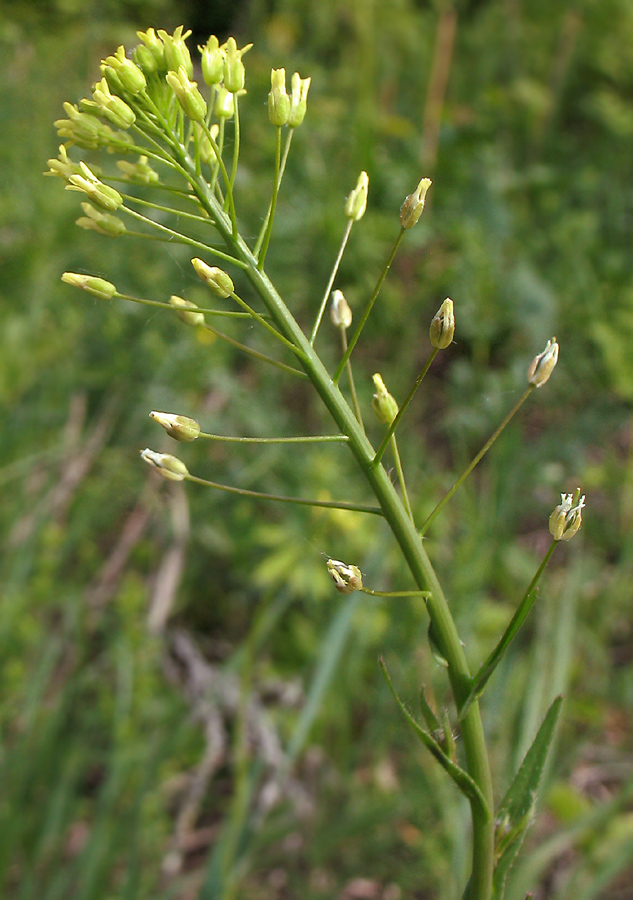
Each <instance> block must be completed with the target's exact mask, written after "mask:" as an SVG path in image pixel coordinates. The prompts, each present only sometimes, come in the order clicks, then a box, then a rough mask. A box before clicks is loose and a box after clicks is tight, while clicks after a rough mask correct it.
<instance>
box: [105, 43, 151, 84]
mask: <svg viewBox="0 0 633 900" xmlns="http://www.w3.org/2000/svg"><path fill="white" fill-rule="evenodd" d="M109 70H112V72H113V73H114V75H115V79H114V84H112V83H111V81H110V78H109V74H110V73H109ZM101 72H102V74H103V75H105V77H106V78H107V79H108V84H110V87H112V88H113V89H114V90H115V91H116V90H117V88H118V86H119V84H120V85H121V87H123V89H124V90H126V91H128V92H129V93H130V94H140V92H141V91H142V90H144V89H145V87H146V85H147V82H146V81H145V76H144V75H143V73H142V72H141V70H140V69H139V67H138V66H137V65H136V63H133V62H132V60H131V59H128V58H127V56H126V55H125V47H124V46H123V44H121V46H120V47H117V50H116V53H115V54H114V56H107V57H106V58H105V59H104V61H103V64H102V66H101Z"/></svg>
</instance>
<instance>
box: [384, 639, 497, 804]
mask: <svg viewBox="0 0 633 900" xmlns="http://www.w3.org/2000/svg"><path fill="white" fill-rule="evenodd" d="M378 665H379V666H380V669H381V671H382V674H383V675H384V676H385V681H386V682H387V684H388V686H389V690H390V691H391V693H392V694H393V697H394V700H395V701H396V703H397V704H398V706H399V707H400V709H401V711H402V714H403V715H404V717H405V719H406V720H407V722H408V723H409V725H410V726H411V728H412V729H413V731H414V732H415V733H416V735H417V736H418V737H419V739H420V740H421V741H422V743H423V744H424V746H425V747H426V748H427V749H428V750H430V751H431V753H432V754H433V756H434V757H435V759H436V760H437V761H438V762H439V763H440V765H441V766H442V767H443V768H444V769H445V770H446V771H447V772H448V774H449V775H450V776H451V778H452V779H453V781H454V782H455V784H456V785H457V787H458V788H459V789H460V791H461V792H462V794H464V795H465V796H466V797H467V798H468V799H469V800H470V801H472V802H474V803H476V804H477V805H478V806H479V808H480V810H481V811H482V812H483V814H484V816H485V817H486V819H487V820H488V819H490V809H489V807H488V804H487V803H486V800H485V798H484V795H483V794H482V793H481V790H480V788H479V786H478V785H477V783H476V782H475V781H474V780H473V779H472V778H471V776H470V775H469V774H468V772H466V771H465V770H464V769H462V768H461V766H458V765H457V763H455V762H453V760H452V759H451V758H450V757H449V756H447V755H446V753H445V752H444V750H443V749H442V748H441V747H440V745H439V744H438V742H437V741H436V740H435V738H434V737H433V735H432V734H430V733H429V732H428V731H425V730H424V728H422V726H421V725H420V724H419V722H416V720H415V719H414V718H413V716H412V715H411V713H410V712H409V710H408V709H407V708H406V706H405V705H404V703H403V702H402V700H401V699H400V697H399V696H398V694H397V693H396V689H395V688H394V686H393V684H392V682H391V677H390V675H389V672H388V671H387V667H386V665H385V661H384V660H383V659H382V657H381V658H380V659H379V660H378Z"/></svg>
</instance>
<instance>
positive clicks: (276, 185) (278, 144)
mask: <svg viewBox="0 0 633 900" xmlns="http://www.w3.org/2000/svg"><path fill="white" fill-rule="evenodd" d="M280 167H281V126H279V125H278V126H277V133H276V135H275V174H274V180H273V195H272V198H271V201H270V215H269V216H268V221H267V223H266V230H265V232H264V239H263V241H262V246H261V250H260V251H259V257H258V262H257V268H258V269H259V270H260V271H261V270H262V269H263V268H264V260H265V259H266V253H267V252H268V244H269V242H270V236H271V234H272V231H273V222H274V220H275V210H276V209H277V196H278V194H279V173H280V170H281V168H280Z"/></svg>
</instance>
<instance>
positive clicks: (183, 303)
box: [169, 294, 204, 327]
mask: <svg viewBox="0 0 633 900" xmlns="http://www.w3.org/2000/svg"><path fill="white" fill-rule="evenodd" d="M169 302H170V304H171V305H172V306H173V307H175V309H177V310H178V318H179V319H180V320H181V321H182V322H185V323H186V324H187V325H193V326H194V327H197V326H198V325H204V313H202V312H194V310H197V309H199V307H198V306H196V304H195V303H192V302H191V300H185V299H184V298H183V297H178V296H176V294H172V295H171V297H170V298H169Z"/></svg>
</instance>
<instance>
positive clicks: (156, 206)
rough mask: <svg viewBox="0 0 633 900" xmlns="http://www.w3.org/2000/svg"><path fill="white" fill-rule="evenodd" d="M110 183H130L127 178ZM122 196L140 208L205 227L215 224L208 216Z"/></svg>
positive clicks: (186, 196)
mask: <svg viewBox="0 0 633 900" xmlns="http://www.w3.org/2000/svg"><path fill="white" fill-rule="evenodd" d="M108 181H126V182H127V183H128V184H129V183H130V182H129V180H128V179H126V178H120V179H119V178H109V179H108ZM152 187H156V188H157V187H164V185H152ZM179 193H180V195H181V196H182V197H183V198H185V199H193V200H195V199H196V198H195V197H194V196H193V194H183V193H182V192H180V191H179ZM121 196H122V197H123V199H124V200H129V201H130V202H131V203H138V204H139V205H140V206H149V207H150V209H157V210H159V211H160V212H166V213H172V215H174V216H176V217H179V218H180V217H182V218H183V219H191V220H192V221H194V222H202V223H203V224H204V225H213V224H214V222H213V221H212V220H211V219H210V218H209V217H208V216H198V215H196V214H195V213H190V212H186V211H185V210H184V209H176V208H174V207H173V206H162V205H161V204H160V203H154V202H153V201H152V200H145V199H144V198H143V197H136V196H135V195H134V194H121Z"/></svg>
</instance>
